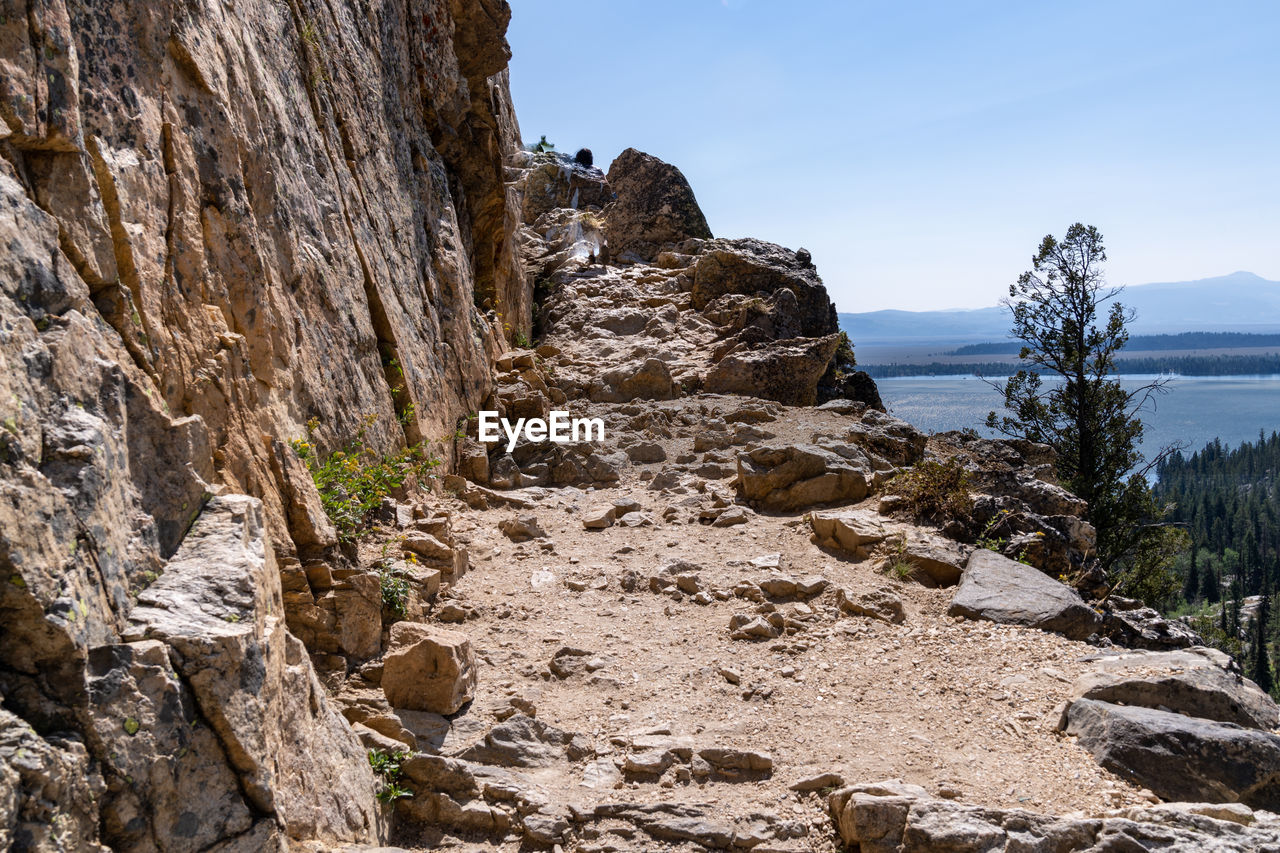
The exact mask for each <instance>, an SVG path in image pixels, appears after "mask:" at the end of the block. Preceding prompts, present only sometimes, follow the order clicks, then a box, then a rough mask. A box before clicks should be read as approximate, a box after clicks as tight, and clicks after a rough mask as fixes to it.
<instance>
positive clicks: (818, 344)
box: [704, 335, 838, 406]
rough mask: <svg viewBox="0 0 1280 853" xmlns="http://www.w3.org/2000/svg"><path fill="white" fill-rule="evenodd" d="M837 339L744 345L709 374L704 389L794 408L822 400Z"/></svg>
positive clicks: (727, 356)
mask: <svg viewBox="0 0 1280 853" xmlns="http://www.w3.org/2000/svg"><path fill="white" fill-rule="evenodd" d="M837 344H838V339H837V336H836V335H827V336H826V337H822V338H790V339H787V340H781V341H769V342H766V343H760V344H755V345H742V346H739V347H737V348H735V349H734V350H732V351H731V352H730V353H728V354H727V355H725V356H724V357H723V358H721V359H720V360H719V361H718V362H716V364H715V365H714V366H713V367H712V368H711V369H710V370H709V371H708V372H707V375H706V379H705V383H704V387H705V388H706V390H707V391H710V392H711V393H713V394H744V395H750V396H753V397H763V398H764V399H766V400H777V401H778V402H779V403H785V404H787V405H792V406H811V405H813V404H814V403H816V402H817V400H818V392H817V384H818V379H819V378H821V376H822V374H823V373H825V372H826V369H827V365H828V363H829V362H830V361H831V356H832V355H833V354H834V353H835V351H836V346H837Z"/></svg>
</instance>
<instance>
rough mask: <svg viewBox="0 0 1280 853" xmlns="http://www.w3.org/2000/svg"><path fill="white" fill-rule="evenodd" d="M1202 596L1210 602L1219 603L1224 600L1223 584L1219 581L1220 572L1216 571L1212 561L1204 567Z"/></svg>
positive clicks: (1201, 587)
mask: <svg viewBox="0 0 1280 853" xmlns="http://www.w3.org/2000/svg"><path fill="white" fill-rule="evenodd" d="M1200 597H1201V598H1203V599H1204V600H1205V601H1207V602H1209V603H1210V604H1217V603H1218V602H1219V601H1221V600H1222V585H1221V583H1220V582H1219V581H1218V573H1217V572H1216V571H1214V569H1213V564H1212V563H1210V564H1209V565H1207V566H1205V567H1204V580H1203V582H1202V583H1201V586H1200Z"/></svg>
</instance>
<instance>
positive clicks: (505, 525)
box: [498, 515, 547, 542]
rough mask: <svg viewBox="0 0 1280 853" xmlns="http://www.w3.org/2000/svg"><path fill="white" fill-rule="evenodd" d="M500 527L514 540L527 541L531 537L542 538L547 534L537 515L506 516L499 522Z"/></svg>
mask: <svg viewBox="0 0 1280 853" xmlns="http://www.w3.org/2000/svg"><path fill="white" fill-rule="evenodd" d="M498 529H499V530H501V531H502V532H503V533H504V534H505V535H506V537H507V538H508V539H510V540H511V541H512V542H527V541H528V540H530V539H542V538H543V537H545V536H546V535H547V534H546V532H545V531H544V530H543V529H542V525H541V524H539V523H538V517H537V516H536V515H517V516H512V517H511V518H505V519H503V520H502V521H501V522H500V523H499V524H498Z"/></svg>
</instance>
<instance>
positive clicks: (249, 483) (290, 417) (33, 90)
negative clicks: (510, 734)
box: [0, 0, 531, 850]
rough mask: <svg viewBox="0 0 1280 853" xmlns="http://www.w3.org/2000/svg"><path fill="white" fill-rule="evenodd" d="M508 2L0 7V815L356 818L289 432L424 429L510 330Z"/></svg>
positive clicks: (231, 842)
mask: <svg viewBox="0 0 1280 853" xmlns="http://www.w3.org/2000/svg"><path fill="white" fill-rule="evenodd" d="M509 17H510V9H509V7H508V6H507V4H506V3H505V2H502V0H472V2H463V1H462V0H408V2H404V3H386V2H379V1H378V0H375V2H373V3H353V2H348V0H286V1H285V2H280V0H238V2H236V3H210V2H194V3H178V2H167V0H160V2H157V3H145V4H137V3H93V4H81V3H71V2H64V0H47V2H34V0H30V1H29V0H13V2H7V3H5V4H3V5H0V245H2V246H3V248H2V249H0V425H2V428H0V703H2V705H3V710H2V711H0V744H3V745H2V746H0V780H3V784H0V790H2V793H0V847H8V846H9V845H14V846H16V847H18V848H20V849H23V848H34V849H67V850H83V849H94V847H95V846H96V845H97V844H100V843H102V844H107V845H110V846H111V847H113V848H116V849H147V850H204V849H214V848H215V847H217V849H227V850H260V849H268V848H271V847H273V846H278V845H280V844H281V843H283V839H285V838H303V837H305V838H312V839H319V840H327V841H335V842H337V841H346V842H377V841H378V840H380V831H381V826H380V825H381V817H380V810H379V807H378V804H377V802H376V801H375V800H374V797H373V792H374V784H373V777H372V774H371V772H370V770H369V767H368V763H367V761H366V760H365V759H364V751H363V749H362V748H361V747H360V746H359V745H358V743H357V741H356V740H355V737H354V735H353V734H352V731H351V729H350V727H349V725H348V724H347V723H346V722H345V721H344V720H343V719H342V718H341V717H340V716H339V715H338V714H337V713H336V711H334V710H332V709H331V708H330V707H329V704H328V700H327V699H326V697H325V694H324V691H323V689H322V687H321V683H320V681H318V680H317V674H316V671H315V670H314V668H313V665H312V662H311V659H310V658H309V657H308V655H307V653H306V650H305V649H304V648H303V646H302V643H301V642H299V641H298V640H297V639H295V638H294V637H293V636H291V635H290V634H289V633H288V632H287V631H286V629H285V626H284V621H283V620H284V618H285V609H284V604H283V602H282V591H281V577H282V574H283V575H284V577H285V578H286V579H290V580H291V581H292V582H294V583H296V578H297V577H298V576H299V575H300V574H301V572H302V569H301V568H300V566H299V564H300V560H299V558H300V557H301V558H302V559H304V560H305V559H307V558H309V557H314V556H317V555H321V554H324V553H326V552H332V551H334V549H335V546H336V545H337V541H336V534H335V531H334V528H333V526H332V525H331V524H330V523H329V521H328V520H327V519H326V518H325V516H324V513H323V511H322V509H321V508H320V504H319V500H318V498H317V496H316V493H315V490H314V487H313V485H312V483H311V482H310V476H309V475H308V472H307V471H306V470H305V468H304V467H303V466H302V463H301V462H300V461H299V460H298V458H297V457H296V456H295V455H294V454H293V452H292V451H291V450H290V449H289V448H288V445H287V442H288V440H290V439H294V438H300V437H303V436H304V435H306V434H307V426H306V425H307V423H308V422H309V421H310V422H311V423H312V424H314V432H313V441H314V442H315V443H316V444H317V446H318V448H319V449H320V450H321V451H322V452H327V451H332V450H334V449H337V448H339V447H341V446H343V445H344V444H346V443H347V442H348V441H349V440H351V438H352V437H353V436H354V435H355V434H356V432H357V430H359V429H361V428H362V427H365V429H366V433H365V440H366V441H367V442H368V444H369V445H370V447H372V448H373V449H375V450H377V451H389V450H392V449H393V448H396V447H398V446H403V445H405V444H406V443H413V442H418V441H421V440H424V439H431V440H434V439H438V438H440V436H442V435H446V434H449V433H451V432H452V430H453V428H454V424H455V422H456V420H457V418H458V417H459V416H461V415H463V414H465V413H466V412H468V411H471V410H474V409H475V408H477V407H478V405H479V404H480V402H481V401H482V400H484V398H485V397H486V395H488V394H489V392H490V389H491V385H492V378H491V364H492V361H493V359H494V358H495V357H496V355H497V354H499V353H501V352H502V350H503V349H504V348H505V347H504V345H503V344H501V343H500V342H499V338H500V337H501V336H502V335H503V334H508V335H510V334H515V333H517V332H524V333H528V331H529V316H530V300H531V290H530V288H529V287H528V286H527V285H526V282H525V274H524V269H523V266H522V263H521V258H520V253H519V246H518V244H517V239H518V235H519V231H518V226H519V223H520V217H521V199H520V195H519V191H518V190H517V189H516V188H515V187H513V186H512V185H510V184H509V182H508V180H507V175H506V172H505V169H506V168H507V162H508V160H509V158H510V157H511V155H512V154H513V153H514V152H515V151H516V150H517V149H518V147H519V131H518V128H517V126H516V121H515V117H514V114H513V111H512V107H511V102H510V96H509V93H508V89H507V78H506V74H507V71H506V63H507V59H508V58H509V55H510V51H509V49H508V48H507V45H506V41H505V38H504V33H505V29H506V24H507V21H508V19H509ZM500 315H501V318H502V319H500ZM504 323H505V324H506V325H507V326H508V327H509V329H508V330H504V329H503V324H504ZM369 415H373V416H376V418H373V419H367V418H366V416H369ZM370 421H371V422H370ZM445 461H446V463H451V462H452V460H450V459H446V460H445ZM217 495H223V496H225V497H215V496H217ZM245 495H252V496H253V497H252V498H250V497H245ZM193 525H194V526H193ZM290 572H292V574H290ZM429 581H430V578H429V577H424V578H423V582H424V583H429ZM349 585H350V584H346V583H345V581H342V582H335V584H334V586H336V592H335V594H334V597H336V598H337V599H338V601H339V605H340V608H339V609H340V610H341V609H343V608H345V611H344V612H346V611H350V609H351V608H350V606H349V605H350V602H349V601H348V600H347V599H348V598H350V597H351V596H350V595H349V594H348V590H347V589H346V587H347V586H349ZM357 591H358V590H357ZM291 594H293V595H294V596H295V597H296V596H297V595H299V594H300V593H297V592H293V593H291ZM344 595H345V596H346V598H343V596H344ZM375 595H376V591H375ZM314 609H316V610H317V613H318V614H319V615H320V617H323V615H324V612H325V611H323V609H322V608H319V607H317V608H314ZM375 611H376V608H375ZM375 615H376V612H375ZM375 628H376V623H375ZM348 633H350V632H348ZM343 640H344V641H345V642H346V643H347V644H348V645H351V646H354V647H357V649H358V650H361V651H367V650H368V648H370V647H371V646H376V644H377V641H378V637H377V636H376V635H375V636H373V637H364V636H355V637H343ZM218 845H223V846H220V847H219V846H218Z"/></svg>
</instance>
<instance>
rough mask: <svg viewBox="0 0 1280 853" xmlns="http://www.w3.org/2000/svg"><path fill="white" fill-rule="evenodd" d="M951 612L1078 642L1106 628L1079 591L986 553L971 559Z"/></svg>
mask: <svg viewBox="0 0 1280 853" xmlns="http://www.w3.org/2000/svg"><path fill="white" fill-rule="evenodd" d="M947 614H948V615H950V616H963V617H965V618H967V619H985V620H987V621H990V622H999V623H1002V624H1005V625H1025V626H1027V627H1029V628H1039V629H1041V630H1044V631H1056V632H1058V633H1060V634H1063V635H1064V636H1067V637H1070V638H1071V639H1073V640H1083V639H1085V638H1087V637H1089V636H1090V635H1091V634H1093V633H1094V632H1095V631H1096V630H1097V629H1098V626H1099V625H1101V624H1102V617H1101V616H1099V615H1098V613H1097V612H1096V611H1094V610H1093V609H1092V608H1090V607H1088V606H1087V605H1086V604H1085V603H1084V601H1082V600H1081V598H1080V596H1079V595H1077V594H1076V592H1075V590H1073V589H1071V588H1070V587H1068V586H1065V585H1064V584H1060V583H1058V582H1057V581H1055V580H1054V579H1053V578H1050V577H1049V576H1048V575H1045V574H1044V573H1042V572H1040V571H1039V570H1037V569H1034V568H1032V567H1031V566H1025V565H1023V564H1022V563H1018V562H1015V561H1013V560H1010V559H1009V558H1008V557H1004V556H1001V555H1000V554H997V553H995V552H994V551H986V550H978V551H974V552H973V554H971V555H970V556H969V562H968V563H967V565H966V566H965V570H964V576H963V577H962V578H961V580H960V587H959V588H958V589H957V590H956V594H955V597H954V598H953V599H952V601H951V607H950V608H949V609H948V610H947Z"/></svg>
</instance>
